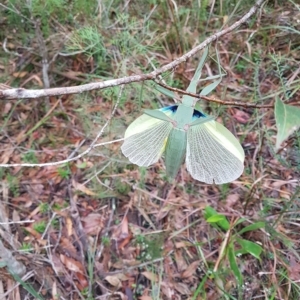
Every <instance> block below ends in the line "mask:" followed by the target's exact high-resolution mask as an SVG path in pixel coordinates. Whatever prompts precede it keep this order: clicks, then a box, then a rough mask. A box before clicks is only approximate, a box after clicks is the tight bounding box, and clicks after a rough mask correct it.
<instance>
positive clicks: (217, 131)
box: [186, 121, 245, 184]
mask: <svg viewBox="0 0 300 300" xmlns="http://www.w3.org/2000/svg"><path fill="white" fill-rule="evenodd" d="M244 158H245V154H244V150H243V148H242V146H241V145H240V143H239V141H238V140H237V139H236V138H235V136H234V135H233V134H232V133H231V132H230V131H229V130H228V129H227V128H225V127H224V126H223V125H222V124H220V123H218V122H215V121H209V122H206V123H204V124H201V125H197V126H191V127H190V128H189V130H188V136H187V154H186V165H187V169H188V171H189V172H190V174H191V175H192V177H193V178H194V179H197V180H199V181H202V182H205V183H210V184H211V183H213V182H215V183H216V184H223V183H227V182H230V181H233V180H235V179H236V178H238V177H239V176H240V175H241V174H242V173H243V170H244Z"/></svg>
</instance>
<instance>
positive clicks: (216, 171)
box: [121, 50, 245, 184]
mask: <svg viewBox="0 0 300 300" xmlns="http://www.w3.org/2000/svg"><path fill="white" fill-rule="evenodd" d="M206 55H207V50H206ZM204 61H205V58H204V59H203V58H202V60H201V61H200V63H199V66H198V68H197V70H196V72H195V75H194V77H193V79H192V81H191V83H190V85H189V87H188V89H187V91H189V92H193V93H194V92H195V91H196V86H197V83H198V80H199V77H200V73H201V69H202V67H203V64H204ZM219 83H220V80H218V81H217V82H214V83H212V84H210V85H209V86H208V87H206V88H205V89H203V90H202V92H201V93H200V95H206V94H208V93H209V92H210V91H211V90H212V89H213V88H215V87H216V86H217V85H218V84H219ZM196 101H197V100H196V99H195V98H193V97H190V96H187V95H185V96H184V97H183V101H182V103H181V104H179V105H173V106H167V107H164V108H161V109H157V110H145V113H144V114H143V115H142V116H140V117H139V118H137V119H136V120H135V121H134V122H133V123H131V124H130V125H129V127H128V128H127V130H126V132H125V138H124V139H125V141H124V143H123V145H122V147H121V150H122V152H123V154H124V155H125V156H126V157H128V159H129V160H130V161H131V162H132V163H135V164H137V165H139V166H149V165H151V164H153V163H155V162H157V161H158V159H159V158H160V157H161V156H162V154H163V153H164V156H165V164H166V171H167V175H168V176H169V177H172V178H174V177H175V176H176V175H177V173H178V170H179V168H180V166H181V164H182V162H183V161H184V158H185V161H186V166H187V170H188V171H189V173H190V174H191V175H192V177H193V178H195V179H197V180H199V181H203V182H206V183H216V184H222V183H227V182H230V181H233V180H235V179H236V178H238V177H239V176H240V175H241V174H242V172H243V169H244V157H245V154H244V150H243V148H242V146H241V145H240V143H239V141H238V140H237V139H236V138H235V136H234V135H233V134H232V133H231V132H230V131H229V130H228V129H226V128H225V127H224V126H223V125H222V124H220V123H218V122H216V121H215V120H214V117H212V116H208V115H206V114H204V113H203V112H201V111H199V110H196V109H194V106H195V103H196Z"/></svg>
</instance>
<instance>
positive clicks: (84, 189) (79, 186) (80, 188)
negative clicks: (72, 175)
mask: <svg viewBox="0 0 300 300" xmlns="http://www.w3.org/2000/svg"><path fill="white" fill-rule="evenodd" d="M72 185H73V187H74V188H75V190H77V191H80V192H83V193H84V194H86V195H89V196H95V195H96V194H95V193H94V192H92V191H91V190H89V189H88V188H87V187H86V186H85V185H83V184H81V183H79V182H76V181H75V180H72Z"/></svg>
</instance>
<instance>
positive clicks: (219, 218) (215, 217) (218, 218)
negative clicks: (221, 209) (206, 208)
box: [206, 215, 225, 223]
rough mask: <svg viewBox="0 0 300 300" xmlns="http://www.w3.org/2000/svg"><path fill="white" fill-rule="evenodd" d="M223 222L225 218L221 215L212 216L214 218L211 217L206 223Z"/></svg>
mask: <svg viewBox="0 0 300 300" xmlns="http://www.w3.org/2000/svg"><path fill="white" fill-rule="evenodd" d="M223 220H225V217H224V216H223V215H214V216H211V217H209V218H208V219H207V220H206V222H207V223H217V222H220V221H223Z"/></svg>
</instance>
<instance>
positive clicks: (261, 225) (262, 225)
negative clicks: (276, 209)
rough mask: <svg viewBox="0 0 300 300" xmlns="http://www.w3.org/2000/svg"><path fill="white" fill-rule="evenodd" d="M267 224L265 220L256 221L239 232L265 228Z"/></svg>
mask: <svg viewBox="0 0 300 300" xmlns="http://www.w3.org/2000/svg"><path fill="white" fill-rule="evenodd" d="M265 226H266V224H265V222H256V223H254V224H251V225H249V226H246V227H244V228H243V229H242V230H241V231H239V234H242V233H245V232H247V231H253V230H256V229H259V228H265Z"/></svg>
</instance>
